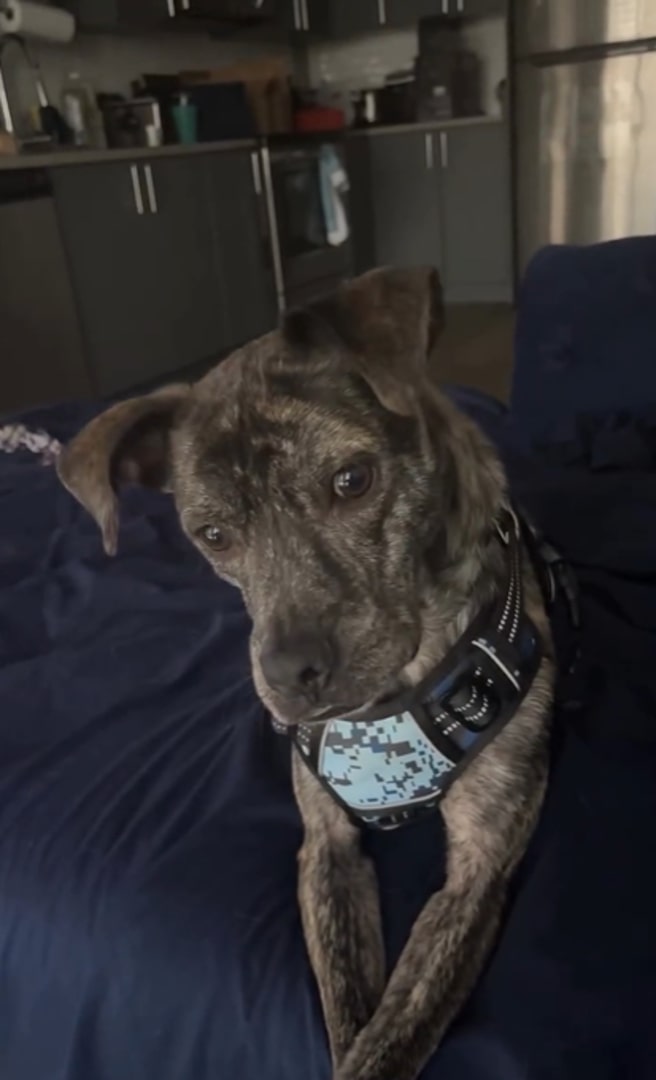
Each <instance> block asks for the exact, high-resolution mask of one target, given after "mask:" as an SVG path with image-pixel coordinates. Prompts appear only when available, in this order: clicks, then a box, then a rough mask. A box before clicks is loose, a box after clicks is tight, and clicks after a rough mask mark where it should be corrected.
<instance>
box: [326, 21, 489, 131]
mask: <svg viewBox="0 0 656 1080" xmlns="http://www.w3.org/2000/svg"><path fill="white" fill-rule="evenodd" d="M463 41H464V44H465V46H466V47H467V48H470V49H473V50H474V51H475V52H476V53H478V55H479V56H480V57H481V60H482V64H483V107H484V110H485V112H486V113H490V114H491V115H496V114H498V113H499V111H500V106H499V103H498V100H497V96H496V87H497V85H498V83H499V82H500V80H501V79H504V78H505V77H506V74H507V67H508V59H507V46H506V23H505V19H503V17H495V18H490V19H481V20H478V21H475V22H474V21H472V22H470V23H465V24H464V31H463ZM417 49H418V37H417V29H416V28H412V29H408V30H399V31H393V30H385V31H381V32H380V33H376V34H367V35H365V36H363V37H358V38H352V39H350V40H349V41H338V42H322V43H321V44H318V45H316V46H314V47H312V48H311V49H309V50H308V57H307V70H308V77H309V80H310V84H311V85H312V86H315V87H318V86H320V85H321V84H322V83H323V84H324V85H327V86H329V87H330V88H337V87H339V88H343V89H347V90H360V89H362V88H363V87H365V86H379V85H380V84H381V83H382V82H384V80H385V76H386V75H387V74H389V72H391V71H400V70H404V69H407V68H411V67H412V65H413V64H414V60H415V57H416V55H417Z"/></svg>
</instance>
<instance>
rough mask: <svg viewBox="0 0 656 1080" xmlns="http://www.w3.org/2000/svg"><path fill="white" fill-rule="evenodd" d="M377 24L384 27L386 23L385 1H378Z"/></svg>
mask: <svg viewBox="0 0 656 1080" xmlns="http://www.w3.org/2000/svg"><path fill="white" fill-rule="evenodd" d="M378 22H379V23H380V25H381V26H385V25H386V23H387V4H386V0H378Z"/></svg>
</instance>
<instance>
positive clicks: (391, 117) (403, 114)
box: [353, 71, 417, 127]
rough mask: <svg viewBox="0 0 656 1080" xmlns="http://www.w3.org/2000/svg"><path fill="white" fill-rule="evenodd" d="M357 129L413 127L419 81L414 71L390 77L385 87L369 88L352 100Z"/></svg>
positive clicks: (396, 73)
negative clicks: (397, 126)
mask: <svg viewBox="0 0 656 1080" xmlns="http://www.w3.org/2000/svg"><path fill="white" fill-rule="evenodd" d="M353 105H354V121H353V122H354V125H355V127H369V126H371V125H375V124H412V123H414V121H415V120H416V119H417V81H416V79H415V74H414V72H413V71H398V72H393V73H392V74H390V75H388V76H387V78H386V79H385V83H384V84H383V86H379V87H368V88H367V89H365V90H361V91H359V93H357V94H356V95H355V97H354V99H353Z"/></svg>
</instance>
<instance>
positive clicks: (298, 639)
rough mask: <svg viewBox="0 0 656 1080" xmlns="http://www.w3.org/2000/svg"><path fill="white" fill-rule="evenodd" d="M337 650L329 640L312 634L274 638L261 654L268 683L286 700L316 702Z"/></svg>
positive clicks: (331, 667) (263, 672)
mask: <svg viewBox="0 0 656 1080" xmlns="http://www.w3.org/2000/svg"><path fill="white" fill-rule="evenodd" d="M335 661H336V649H335V646H334V644H333V643H332V641H331V640H330V638H328V637H326V636H325V635H322V634H316V633H312V632H309V633H308V632H305V633H301V632H297V633H294V634H290V635H284V636H283V635H276V636H274V637H273V638H271V639H270V640H269V642H267V644H266V645H265V646H264V648H263V649H262V652H261V654H260V667H261V669H262V674H263V675H264V678H265V679H266V681H267V683H268V684H269V686H270V687H271V689H272V690H274V691H275V692H276V693H279V694H283V695H284V696H286V697H290V696H296V695H299V694H300V695H302V696H303V697H306V698H308V699H310V700H317V699H318V698H319V695H320V694H321V692H322V691H323V690H325V689H326V687H327V686H328V684H329V683H330V680H331V678H332V675H333V672H334V669H335Z"/></svg>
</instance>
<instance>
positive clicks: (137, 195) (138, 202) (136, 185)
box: [130, 165, 144, 216]
mask: <svg viewBox="0 0 656 1080" xmlns="http://www.w3.org/2000/svg"><path fill="white" fill-rule="evenodd" d="M130 177H131V179H132V194H133V195H134V208H135V210H136V211H137V213H138V214H139V215H140V216H141V215H142V214H143V212H144V201H143V195H142V194H141V182H140V180H139V166H138V165H130Z"/></svg>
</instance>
